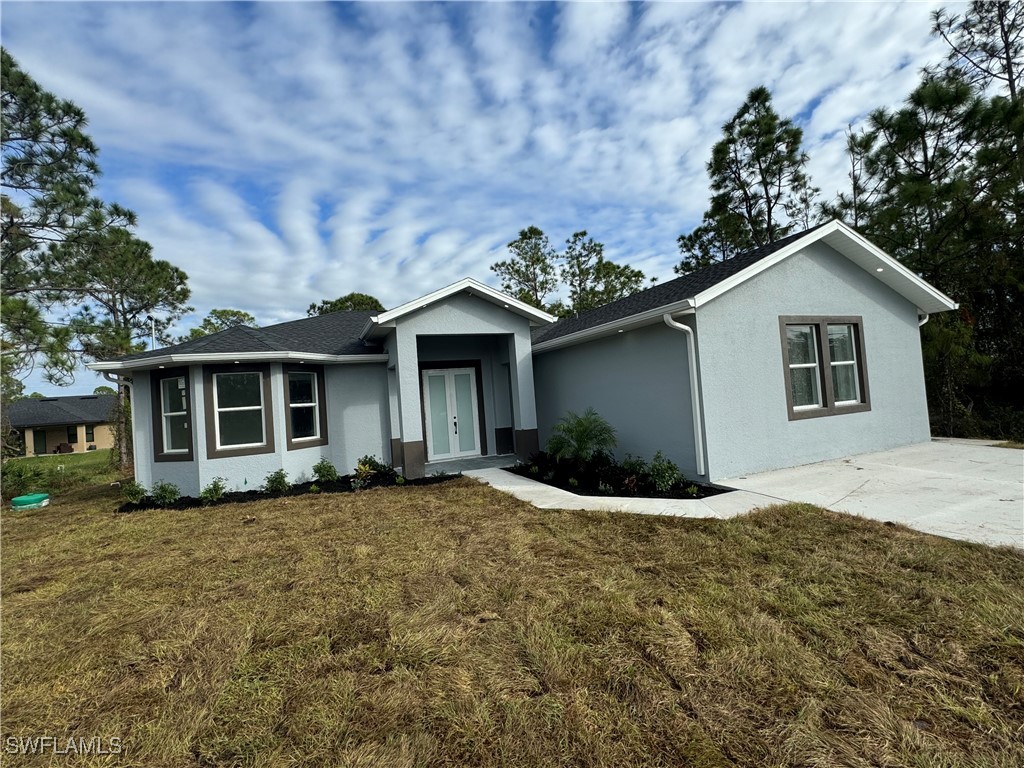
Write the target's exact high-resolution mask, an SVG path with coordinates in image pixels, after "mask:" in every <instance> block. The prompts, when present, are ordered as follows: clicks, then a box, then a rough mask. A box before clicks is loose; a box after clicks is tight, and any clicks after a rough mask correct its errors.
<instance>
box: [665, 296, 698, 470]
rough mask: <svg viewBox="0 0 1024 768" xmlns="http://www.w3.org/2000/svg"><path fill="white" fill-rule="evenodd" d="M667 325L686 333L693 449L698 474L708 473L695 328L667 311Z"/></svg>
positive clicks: (691, 312) (686, 311)
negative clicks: (678, 320)
mask: <svg viewBox="0 0 1024 768" xmlns="http://www.w3.org/2000/svg"><path fill="white" fill-rule="evenodd" d="M696 312H697V310H696V309H684V310H683V311H682V312H678V313H677V314H679V315H693V314H696ZM661 319H662V320H664V321H665V325H667V326H668V327H669V328H674V329H675V330H677V331H682V332H683V333H685V334H686V360H687V363H689V367H690V407H691V408H692V409H693V450H694V454H695V455H696V457H697V474H698V475H705V476H706V475H707V467H706V466H705V461H704V425H703V422H702V420H701V415H700V383H699V382H698V380H697V347H696V343H695V339H694V336H693V329H692V328H690V327H689V326H687V325H683V324H682V323H680V322H677V321H676V320H675V319H674V318H673V317H672V315H671V313H669V312H666V313H665V314H664V315H662V316H661Z"/></svg>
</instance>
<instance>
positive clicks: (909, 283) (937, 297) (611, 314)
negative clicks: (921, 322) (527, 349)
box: [533, 221, 957, 351]
mask: <svg viewBox="0 0 1024 768" xmlns="http://www.w3.org/2000/svg"><path fill="white" fill-rule="evenodd" d="M818 241H821V242H824V243H826V244H827V245H829V246H831V247H832V248H834V249H835V250H836V251H838V252H839V253H841V254H842V255H843V256H846V257H847V258H849V259H850V260H851V261H853V262H854V263H855V264H857V265H858V266H860V267H861V268H862V269H864V270H865V271H866V272H868V273H869V274H870V275H872V276H873V277H875V278H877V279H878V280H880V281H882V282H884V283H885V284H886V285H888V286H889V287H890V288H892V289H893V290H895V291H896V292H897V293H900V294H901V295H903V296H904V297H905V298H906V299H907V300H908V301H911V302H913V303H914V304H915V305H916V306H917V307H918V309H919V310H920V311H921V312H925V313H929V312H943V311H946V310H951V309H956V307H957V304H956V302H954V301H953V300H952V299H950V298H949V297H948V296H946V295H945V294H943V293H942V292H941V291H939V290H937V289H936V288H934V287H933V286H931V285H929V284H928V283H927V282H926V281H925V280H923V279H922V278H920V277H919V276H917V275H915V274H914V273H913V272H911V271H910V270H909V269H907V268H906V267H904V266H903V265H902V264H900V263H899V262H898V261H896V260H895V259H893V258H892V257H891V256H889V255H888V254H886V253H885V252H884V251H882V250H881V249H880V248H878V247H876V246H874V245H872V244H871V243H870V242H868V241H867V240H865V239H864V238H863V237H862V236H861V235H859V234H858V233H857V232H855V231H854V230H852V229H850V228H849V227H848V226H846V225H845V224H843V223H842V222H840V221H830V222H827V223H825V224H819V225H818V226H816V227H812V228H811V229H807V230H804V231H802V232H797V233H795V234H792V235H789V236H787V237H784V238H782V239H781V240H777V241H775V242H774V243H771V244H769V245H765V246H762V247H760V248H754V249H753V250H750V251H746V252H745V253H741V254H739V255H737V256H734V257H733V258H731V259H726V260H725V261H720V262H718V263H716V264H712V265H711V266H709V267H705V268H704V269H701V270H698V271H696V272H692V273H691V274H689V275H684V276H683V277H678V278H676V279H675V280H669V281H668V282H667V283H662V284H661V285H655V286H653V287H652V288H648V289H646V290H644V291H640V292H639V293H635V294H633V295H631V296H627V297H625V298H623V299H619V300H618V301H613V302H612V303H610V304H605V305H604V306H602V307H598V308H596V309H592V310H590V311H589V312H584V313H582V314H580V315H579V316H578V317H572V318H567V319H564V320H560V321H558V322H557V323H555V324H554V325H550V326H547V327H546V328H540V329H537V330H535V331H534V333H533V345H534V349H535V350H537V351H543V350H544V349H552V348H556V347H559V346H563V345H566V344H569V343H575V341H576V340H577V339H579V340H584V339H586V338H592V337H594V336H595V335H600V334H602V333H604V332H608V333H614V332H615V331H616V330H617V329H618V328H621V327H622V326H623V325H626V324H628V325H630V326H634V325H638V324H644V323H646V322H657V321H658V320H659V319H660V317H661V315H662V314H664V313H666V312H677V311H681V310H683V309H694V308H696V307H699V306H701V305H703V304H707V303H708V302H709V301H711V300H713V299H715V298H717V297H718V296H720V295H722V294H723V293H725V292H726V291H729V290H731V289H732V288H735V287H736V286H737V285H740V284H741V283H743V282H746V281H747V280H749V279H751V278H752V277H754V276H756V275H757V274H760V273H761V272H763V271H764V270H765V269H768V268H769V267H771V266H773V265H774V264H777V263H778V262H780V261H782V260H783V259H786V258H788V257H789V256H792V255H793V254H795V253H798V252H799V251H801V250H803V249H804V248H806V247H807V246H809V245H811V244H812V243H815V242H818Z"/></svg>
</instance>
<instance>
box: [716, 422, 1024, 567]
mask: <svg viewBox="0 0 1024 768" xmlns="http://www.w3.org/2000/svg"><path fill="white" fill-rule="evenodd" d="M721 484H722V485H728V486H730V487H732V488H739V489H742V490H745V491H752V492H754V493H760V494H763V495H765V496H771V497H773V498H776V499H779V500H785V501H804V502H808V503H811V504H817V505H819V506H822V507H826V508H828V509H832V510H835V511H837V512H849V513H850V514H854V515H861V516H863V517H868V518H871V519H873V520H883V521H893V522H897V523H902V524H904V525H906V526H909V527H910V528H915V529H917V530H919V531H925V532H927V533H934V534H937V535H939V536H948V537H950V538H954V539H966V540H968V541H980V542H982V543H984V544H1010V545H1013V546H1017V547H1024V451H1019V450H1014V449H1010V448H996V447H995V445H994V443H992V442H989V441H981V440H933V441H932V442H930V443H924V444H922V445H911V446H907V447H905V448H895V449H893V450H891V451H882V452H880V453H865V454H861V455H858V456H851V457H850V458H847V459H835V460H833V461H823V462H820V463H818V464H810V465H807V466H803V467H794V468H792V469H780V470H775V471H773V472H762V473H760V474H757V475H748V476H745V477H738V478H733V479H730V480H723V481H721Z"/></svg>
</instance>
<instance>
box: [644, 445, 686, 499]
mask: <svg viewBox="0 0 1024 768" xmlns="http://www.w3.org/2000/svg"><path fill="white" fill-rule="evenodd" d="M647 476H648V477H649V478H650V479H651V483H652V484H653V485H654V487H655V488H657V489H658V492H659V493H668V492H669V491H670V490H672V488H673V486H675V485H676V484H678V483H681V482H682V481H683V473H682V472H680V471H679V467H677V466H676V465H675V463H674V462H672V461H670V460H669V459H666V458H665V456H664V455H663V454H662V452H661V451H658V452H657V453H656V454H654V458H653V459H651V463H650V464H648V465H647Z"/></svg>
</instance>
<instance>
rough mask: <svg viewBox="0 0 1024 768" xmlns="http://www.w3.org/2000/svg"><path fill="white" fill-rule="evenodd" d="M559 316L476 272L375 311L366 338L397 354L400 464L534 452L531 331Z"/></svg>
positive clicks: (421, 465)
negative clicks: (473, 277) (476, 277)
mask: <svg viewBox="0 0 1024 768" xmlns="http://www.w3.org/2000/svg"><path fill="white" fill-rule="evenodd" d="M553 321H554V318H553V317H552V316H551V315H549V314H547V313H545V312H542V311H540V310H538V309H536V308H535V307H531V306H529V305H527V304H524V303H523V302H521V301H518V300H517V299H515V298H513V297H511V296H507V295H505V294H503V293H501V292H499V291H496V290H494V289H493V288H490V287H488V286H486V285H483V284H482V283H478V282H477V281H475V280H470V279H466V280H460V281H459V282H458V283H454V284H452V285H449V286H447V287H446V288H442V289H441V290H440V291H435V292H434V293H432V294H429V295H428V296H424V297H422V298H420V299H416V300H415V301H412V302H409V303H408V304H403V305H402V306H401V307H397V308H396V309H392V310H389V311H388V312H383V313H381V314H380V315H377V316H376V317H372V318H370V321H369V323H368V326H367V328H366V329H365V330H364V332H363V334H362V338H364V339H366V340H372V341H374V342H376V343H379V344H380V345H381V346H382V347H383V348H384V349H385V351H386V352H387V354H388V401H389V408H388V410H389V415H390V426H391V446H390V447H391V457H390V458H391V462H392V464H394V465H395V466H396V467H401V468H402V471H403V473H404V474H405V475H406V477H410V478H416V477H423V476H424V475H425V474H426V473H427V472H428V471H429V470H430V469H431V468H432V467H435V466H437V465H438V464H439V463H441V464H443V463H445V462H450V461H456V460H465V459H471V458H473V457H480V458H488V457H495V456H505V457H511V455H512V454H513V453H514V454H517V455H519V456H521V457H523V458H525V457H527V456H529V455H530V454H532V453H535V452H536V451H537V445H538V438H537V406H536V401H535V397H534V386H533V354H532V344H531V337H530V332H531V329H533V328H535V327H537V326H540V325H546V324H548V323H551V322H553ZM428 462H429V465H430V466H428ZM439 469H440V468H439Z"/></svg>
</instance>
